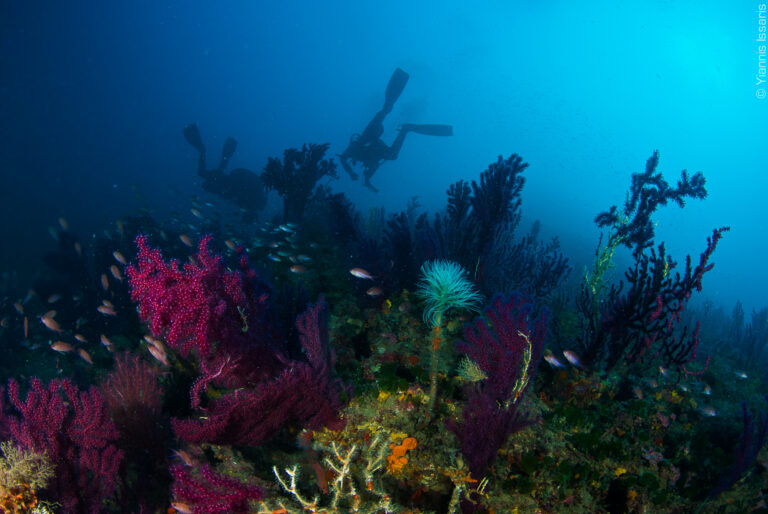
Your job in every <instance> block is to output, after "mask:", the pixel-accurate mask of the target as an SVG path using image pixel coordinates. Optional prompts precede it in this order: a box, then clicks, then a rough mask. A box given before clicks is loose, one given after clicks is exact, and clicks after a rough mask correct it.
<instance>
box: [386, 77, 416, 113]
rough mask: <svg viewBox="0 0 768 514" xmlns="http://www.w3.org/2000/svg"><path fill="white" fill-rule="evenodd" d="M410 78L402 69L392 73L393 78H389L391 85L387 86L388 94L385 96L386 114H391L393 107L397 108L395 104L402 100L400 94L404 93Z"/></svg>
mask: <svg viewBox="0 0 768 514" xmlns="http://www.w3.org/2000/svg"><path fill="white" fill-rule="evenodd" d="M409 77H410V75H408V74H407V73H406V72H404V71H403V70H401V69H400V68H397V69H396V70H395V71H394V72H393V73H392V76H391V77H390V78H389V83H388V84H387V92H386V94H385V95H384V107H383V108H382V110H383V111H384V112H387V113H389V112H391V111H392V107H394V106H395V102H397V99H398V98H400V94H401V93H402V92H403V89H405V85H406V84H407V83H408V78H409Z"/></svg>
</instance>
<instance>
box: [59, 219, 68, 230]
mask: <svg viewBox="0 0 768 514" xmlns="http://www.w3.org/2000/svg"><path fill="white" fill-rule="evenodd" d="M59 226H60V227H61V230H64V231H67V230H69V222H68V221H67V219H66V218H64V217H63V216H62V217H60V218H59Z"/></svg>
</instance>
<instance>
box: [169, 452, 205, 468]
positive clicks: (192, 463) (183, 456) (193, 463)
mask: <svg viewBox="0 0 768 514" xmlns="http://www.w3.org/2000/svg"><path fill="white" fill-rule="evenodd" d="M173 456H174V457H177V458H178V459H179V460H180V461H181V462H183V463H184V465H185V466H189V467H197V466H198V465H199V464H200V463H199V462H198V461H197V459H195V458H194V457H193V456H191V455H190V454H189V452H188V451H186V450H173Z"/></svg>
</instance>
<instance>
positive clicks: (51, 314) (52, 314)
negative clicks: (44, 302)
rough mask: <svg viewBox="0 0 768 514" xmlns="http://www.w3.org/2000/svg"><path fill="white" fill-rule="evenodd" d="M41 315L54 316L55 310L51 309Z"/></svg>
mask: <svg viewBox="0 0 768 514" xmlns="http://www.w3.org/2000/svg"><path fill="white" fill-rule="evenodd" d="M43 317H44V318H55V317H56V311H55V310H53V309H51V310H49V311H48V312H46V313H45V314H43Z"/></svg>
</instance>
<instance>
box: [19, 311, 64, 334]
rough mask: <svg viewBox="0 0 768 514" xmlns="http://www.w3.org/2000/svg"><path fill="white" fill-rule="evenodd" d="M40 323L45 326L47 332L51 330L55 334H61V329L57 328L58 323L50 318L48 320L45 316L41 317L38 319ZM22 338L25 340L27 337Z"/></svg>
mask: <svg viewBox="0 0 768 514" xmlns="http://www.w3.org/2000/svg"><path fill="white" fill-rule="evenodd" d="M40 321H41V322H42V323H43V325H45V328H47V329H48V330H52V331H54V332H56V333H59V334H61V332H62V330H61V327H60V326H59V323H58V322H57V321H56V320H55V319H53V318H52V317H50V318H49V317H46V316H42V317H41V318H40ZM24 337H25V338H26V337H27V336H26V335H25V336H24Z"/></svg>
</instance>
